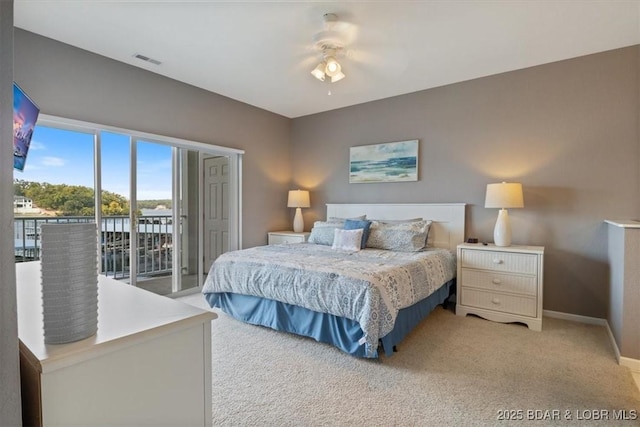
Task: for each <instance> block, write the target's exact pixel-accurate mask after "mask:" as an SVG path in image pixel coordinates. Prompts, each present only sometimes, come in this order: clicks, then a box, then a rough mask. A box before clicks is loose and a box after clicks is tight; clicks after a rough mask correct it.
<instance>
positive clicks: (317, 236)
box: [308, 220, 344, 246]
mask: <svg viewBox="0 0 640 427" xmlns="http://www.w3.org/2000/svg"><path fill="white" fill-rule="evenodd" d="M343 227H344V220H334V221H316V222H314V223H313V228H312V229H311V234H310V235H309V240H308V242H309V243H315V244H316V245H327V246H331V245H333V235H334V230H335V229H336V228H338V229H342V228H343Z"/></svg>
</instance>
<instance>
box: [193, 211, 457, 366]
mask: <svg viewBox="0 0 640 427" xmlns="http://www.w3.org/2000/svg"><path fill="white" fill-rule="evenodd" d="M361 215H366V216H367V219H369V220H373V221H374V222H373V228H372V229H371V233H372V234H371V235H370V236H369V239H368V243H371V244H372V245H373V247H369V244H367V247H366V248H364V249H362V250H353V251H348V250H340V249H339V248H336V247H335V243H337V240H336V241H335V242H334V246H333V247H332V246H330V245H327V244H326V242H322V241H321V239H319V238H318V236H320V234H319V233H317V232H319V231H321V230H319V228H320V227H321V226H325V225H327V224H329V225H331V224H333V222H335V223H340V221H343V223H342V224H343V225H344V224H345V222H344V221H345V220H344V219H346V218H356V217H360V216H361ZM327 219H332V221H333V222H331V221H328V222H322V221H321V222H316V223H315V224H314V230H315V231H312V236H311V238H310V241H312V242H313V241H315V243H297V244H289V245H269V246H259V247H255V248H250V249H244V250H239V251H232V252H227V253H225V254H223V255H222V256H220V257H219V258H218V259H217V260H216V261H215V262H214V263H213V265H212V266H211V269H210V271H209V273H208V275H207V279H206V281H205V285H204V287H203V294H204V295H205V298H206V300H207V301H208V303H209V305H210V306H211V307H216V308H219V309H220V310H222V311H223V312H225V313H227V314H228V315H230V316H232V317H234V318H236V319H238V320H241V321H243V322H247V323H251V324H255V325H261V326H267V327H270V328H273V329H276V330H280V331H286V332H292V333H295V334H298V335H303V336H308V337H311V338H314V339H316V340H317V341H321V342H325V343H330V344H332V345H334V346H336V347H338V348H339V349H341V350H342V351H344V352H346V353H348V354H351V355H354V356H359V357H366V358H375V357H378V356H379V350H380V349H382V350H384V353H385V355H386V356H391V355H392V354H393V351H394V349H395V347H396V346H397V345H398V344H399V343H400V342H401V341H402V339H403V338H404V337H405V336H406V335H407V334H408V333H409V332H411V330H412V329H414V328H415V326H417V325H418V324H419V323H420V322H421V321H422V320H423V319H424V318H425V317H426V316H427V315H428V314H429V313H430V312H431V311H432V310H433V309H434V308H435V307H436V306H438V305H440V304H442V303H444V302H445V301H446V300H447V298H448V297H449V296H450V294H451V293H452V290H453V289H454V283H455V271H456V268H455V248H456V246H457V244H458V243H461V242H463V241H464V223H465V222H464V221H465V205H464V204H462V203H453V204H329V205H327ZM410 219H413V221H411V222H412V223H410V224H409V223H408V222H409V221H410ZM420 219H422V221H420ZM398 220H405V221H398ZM349 221H350V220H349ZM349 221H347V222H349ZM351 222H353V221H351ZM425 222H428V227H426V228H427V232H428V240H427V241H428V245H427V247H426V248H423V249H421V250H405V249H404V247H403V246H398V247H396V246H391V247H390V248H391V249H394V250H389V248H388V247H386V246H384V244H378V245H376V242H379V241H380V236H381V234H380V232H381V230H383V231H385V232H388V231H390V230H391V231H393V232H394V233H395V232H396V231H395V230H406V229H411V230H417V229H420V230H421V231H422V230H423V228H420V227H422V225H423V223H425ZM386 224H392V225H386ZM395 224H398V225H395ZM385 227H386V228H385ZM334 228H340V229H342V228H348V227H346V226H345V227H343V226H340V227H338V226H336V227H334ZM331 232H335V236H336V239H337V238H338V236H339V235H340V236H342V235H343V233H344V235H347V234H348V236H350V237H354V238H358V242H360V240H359V237H358V236H360V235H361V234H358V235H356V234H355V233H361V232H362V230H359V229H358V230H353V231H342V230H340V231H337V232H336V231H335V229H332V230H331ZM376 233H377V234H376ZM398 233H401V232H398ZM412 233H413V232H412ZM405 235H406V234H405ZM393 236H395V234H394V235H393ZM403 236H404V235H403ZM411 236H412V237H413V240H412V241H411V242H416V239H415V237H416V236H419V237H422V238H423V237H424V236H422V235H421V234H411ZM314 237H315V240H314ZM399 241H402V239H399ZM363 242H364V240H363ZM372 242H373V243H372ZM320 243H324V244H320ZM394 243H395V242H394ZM416 247H417V246H416ZM396 249H397V250H396Z"/></svg>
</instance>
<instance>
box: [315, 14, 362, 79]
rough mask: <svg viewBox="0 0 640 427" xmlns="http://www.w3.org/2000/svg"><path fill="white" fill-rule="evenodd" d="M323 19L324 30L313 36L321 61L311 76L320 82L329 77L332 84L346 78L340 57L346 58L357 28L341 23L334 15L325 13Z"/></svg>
mask: <svg viewBox="0 0 640 427" xmlns="http://www.w3.org/2000/svg"><path fill="white" fill-rule="evenodd" d="M323 19H324V29H323V30H322V31H320V32H319V33H316V34H315V35H314V36H313V41H314V46H315V49H316V50H317V51H318V52H319V53H320V56H321V60H320V62H319V63H318V65H316V67H315V68H314V69H313V70H311V74H312V75H313V76H314V77H315V78H317V79H318V80H320V81H325V80H326V79H327V77H328V78H329V79H330V81H331V83H335V82H338V81H340V80H342V79H344V78H345V77H346V75H345V74H344V72H343V71H342V65H341V64H340V62H338V57H339V56H340V57H344V56H345V48H346V46H347V45H348V44H349V43H350V42H351V41H353V38H354V36H355V31H354V30H355V27H354V26H353V25H351V24H349V23H348V22H344V21H339V20H338V16H337V15H336V14H334V13H325V14H324V15H323Z"/></svg>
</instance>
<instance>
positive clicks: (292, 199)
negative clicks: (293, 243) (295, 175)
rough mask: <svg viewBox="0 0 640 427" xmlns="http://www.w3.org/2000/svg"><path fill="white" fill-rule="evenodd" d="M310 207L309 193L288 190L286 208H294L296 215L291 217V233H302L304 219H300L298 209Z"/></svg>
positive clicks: (300, 213)
mask: <svg viewBox="0 0 640 427" xmlns="http://www.w3.org/2000/svg"><path fill="white" fill-rule="evenodd" d="M309 206H311V203H309V192H308V191H306V190H290V191H289V201H288V202H287V207H290V208H296V215H295V216H294V217H293V231H294V232H296V233H302V232H303V231H304V219H303V218H302V211H301V210H300V208H308V207H309Z"/></svg>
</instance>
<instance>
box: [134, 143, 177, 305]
mask: <svg viewBox="0 0 640 427" xmlns="http://www.w3.org/2000/svg"><path fill="white" fill-rule="evenodd" d="M135 151H136V170H135V175H136V180H135V182H136V186H135V205H134V206H135V218H136V223H137V227H134V231H135V232H136V234H137V236H136V240H135V243H136V246H137V247H136V253H137V256H136V259H137V280H136V282H137V286H138V287H141V288H144V289H147V290H149V291H151V292H155V293H157V294H160V295H168V294H171V293H172V292H174V290H173V283H172V282H173V281H172V271H173V263H174V261H175V260H176V257H175V256H174V254H173V247H174V245H173V228H174V225H175V224H174V223H173V209H172V206H173V203H174V196H173V186H172V176H173V170H172V169H173V167H172V164H173V162H172V157H173V153H172V151H173V150H172V148H171V147H170V146H168V145H163V144H158V143H154V142H149V141H140V140H138V141H135ZM178 262H179V261H178Z"/></svg>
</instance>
